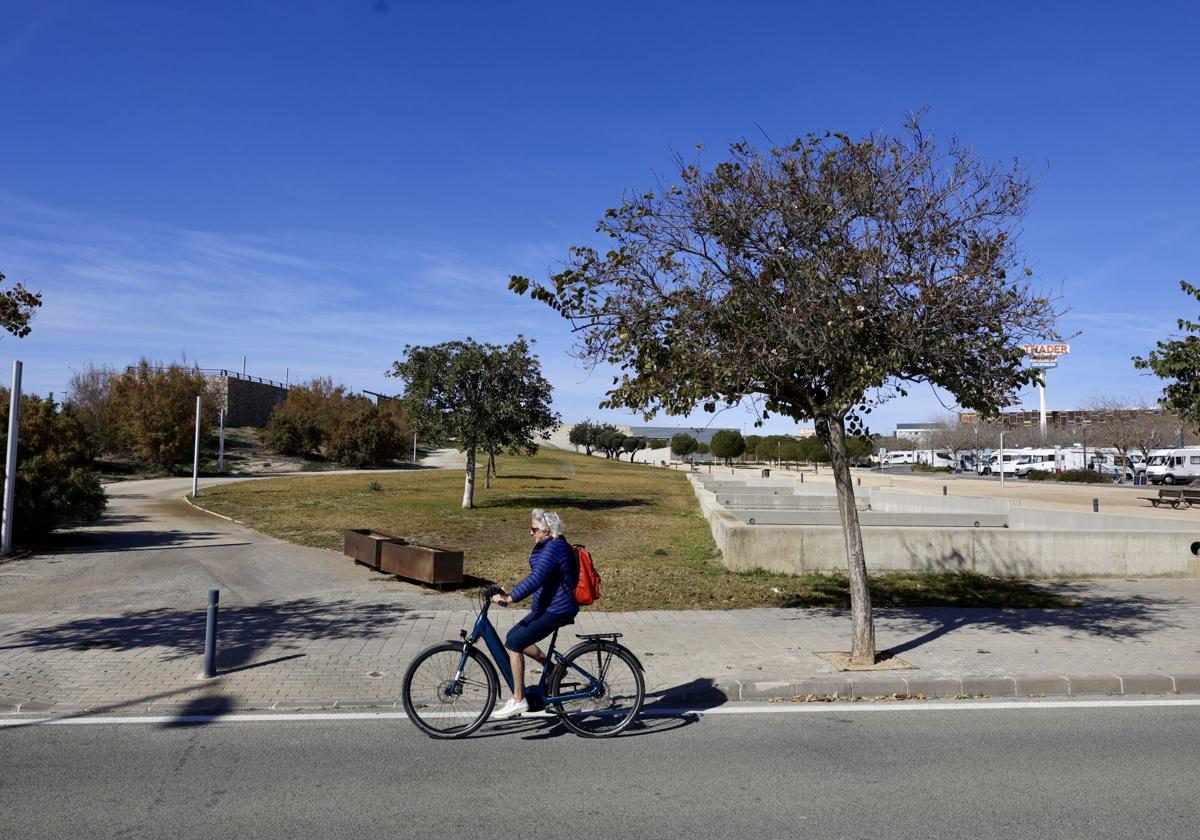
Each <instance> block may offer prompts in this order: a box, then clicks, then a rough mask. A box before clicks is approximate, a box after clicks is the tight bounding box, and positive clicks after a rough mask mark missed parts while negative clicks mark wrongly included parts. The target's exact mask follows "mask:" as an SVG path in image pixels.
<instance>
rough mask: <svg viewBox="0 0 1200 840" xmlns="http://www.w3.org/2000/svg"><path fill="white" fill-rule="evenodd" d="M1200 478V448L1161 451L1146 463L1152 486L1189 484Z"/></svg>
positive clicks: (1152, 455) (1147, 477)
mask: <svg viewBox="0 0 1200 840" xmlns="http://www.w3.org/2000/svg"><path fill="white" fill-rule="evenodd" d="M1193 478H1200V447H1195V446H1189V447H1184V448H1181V449H1159V450H1156V451H1155V452H1154V453H1153V454H1151V456H1150V460H1149V461H1147V462H1146V479H1147V480H1148V481H1149V482H1150V483H1151V484H1187V483H1188V482H1189V481H1191V480H1192V479H1193Z"/></svg>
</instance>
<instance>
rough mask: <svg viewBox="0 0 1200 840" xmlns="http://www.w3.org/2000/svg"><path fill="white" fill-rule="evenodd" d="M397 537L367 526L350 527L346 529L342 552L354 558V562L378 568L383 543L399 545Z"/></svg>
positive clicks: (399, 539)
mask: <svg viewBox="0 0 1200 840" xmlns="http://www.w3.org/2000/svg"><path fill="white" fill-rule="evenodd" d="M403 543H404V540H402V539H401V538H399V537H393V536H392V535H391V534H384V533H381V532H379V531H372V530H370V529H368V528H350V529H348V530H347V531H346V540H345V547H344V548H343V549H342V553H343V554H345V555H347V556H348V557H351V558H353V559H354V562H356V563H362V564H363V565H364V566H370V567H371V568H372V569H378V568H379V563H380V558H381V554H382V549H383V547H384V546H385V545H401V544H403Z"/></svg>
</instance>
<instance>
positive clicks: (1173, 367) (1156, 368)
mask: <svg viewBox="0 0 1200 840" xmlns="http://www.w3.org/2000/svg"><path fill="white" fill-rule="evenodd" d="M1179 287H1180V288H1181V289H1183V291H1184V292H1185V293H1186V294H1189V295H1191V296H1192V297H1194V298H1196V300H1197V301H1200V288H1198V287H1196V286H1193V285H1192V284H1191V283H1188V282H1187V281H1185V280H1181V281H1179ZM1175 323H1176V324H1177V325H1178V327H1179V331H1180V332H1181V333H1184V335H1182V336H1181V337H1179V338H1173V339H1169V340H1166V341H1160V342H1158V344H1157V346H1156V347H1155V349H1153V350H1151V351H1150V353H1149V354H1148V355H1147V356H1145V357H1142V356H1134V357H1133V365H1134V367H1136V368H1138V369H1139V370H1149V371H1151V372H1152V373H1153V374H1154V375H1155V376H1157V377H1159V378H1160V379H1166V380H1167V384H1166V385H1165V386H1163V393H1162V397H1161V398H1160V399H1159V402H1160V403H1161V404H1162V406H1163V407H1164V408H1168V409H1170V410H1171V411H1173V412H1175V413H1176V414H1177V415H1179V417H1180V419H1182V420H1183V421H1185V422H1186V423H1189V424H1190V425H1191V426H1192V427H1193V428H1200V323H1198V322H1196V321H1190V320H1188V319H1187V318H1180V319H1179V320H1177V321H1176V322H1175Z"/></svg>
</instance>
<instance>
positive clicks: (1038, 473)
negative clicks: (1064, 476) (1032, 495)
mask: <svg viewBox="0 0 1200 840" xmlns="http://www.w3.org/2000/svg"><path fill="white" fill-rule="evenodd" d="M1025 477H1026V478H1027V479H1029V480H1030V481H1049V480H1050V479H1052V478H1055V477H1056V476H1055V474H1054V473H1052V472H1050V471H1049V470H1030V471H1029V472H1027V473H1025Z"/></svg>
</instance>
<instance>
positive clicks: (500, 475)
mask: <svg viewBox="0 0 1200 840" xmlns="http://www.w3.org/2000/svg"><path fill="white" fill-rule="evenodd" d="M495 478H496V479H497V480H499V479H515V480H517V481H569V480H570V479H568V478H567V477H566V476H561V475H558V476H555V475H526V474H523V473H496V475H495Z"/></svg>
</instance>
